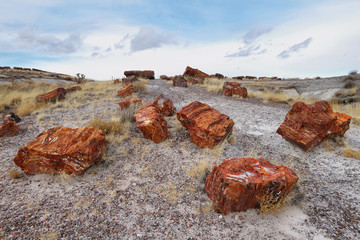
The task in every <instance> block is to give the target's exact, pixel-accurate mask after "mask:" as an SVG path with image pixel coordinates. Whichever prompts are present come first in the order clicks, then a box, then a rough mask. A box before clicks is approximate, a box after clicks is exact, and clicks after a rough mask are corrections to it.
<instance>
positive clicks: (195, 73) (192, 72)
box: [183, 66, 209, 79]
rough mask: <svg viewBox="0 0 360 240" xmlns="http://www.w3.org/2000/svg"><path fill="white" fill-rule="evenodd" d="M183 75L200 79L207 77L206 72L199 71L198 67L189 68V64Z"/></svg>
mask: <svg viewBox="0 0 360 240" xmlns="http://www.w3.org/2000/svg"><path fill="white" fill-rule="evenodd" d="M183 76H184V77H185V76H186V77H194V78H202V79H204V78H207V77H209V75H208V74H206V73H204V72H202V71H200V70H199V69H196V68H191V67H189V66H187V67H186V69H185V72H184V74H183Z"/></svg>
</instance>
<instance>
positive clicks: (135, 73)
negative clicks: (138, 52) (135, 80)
mask: <svg viewBox="0 0 360 240" xmlns="http://www.w3.org/2000/svg"><path fill="white" fill-rule="evenodd" d="M124 75H125V76H126V77H130V76H136V77H141V78H146V79H155V72H154V71H151V70H144V71H138V70H130V71H125V72H124Z"/></svg>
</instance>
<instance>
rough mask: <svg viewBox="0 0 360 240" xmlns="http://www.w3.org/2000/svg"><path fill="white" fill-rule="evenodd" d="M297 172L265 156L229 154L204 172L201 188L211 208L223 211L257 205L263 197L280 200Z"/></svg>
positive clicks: (284, 195)
mask: <svg viewBox="0 0 360 240" xmlns="http://www.w3.org/2000/svg"><path fill="white" fill-rule="evenodd" d="M297 180H298V176H297V175H296V174H295V173H294V172H293V171H292V170H291V169H289V168H287V167H285V166H276V165H273V164H271V163H269V162H268V161H266V160H265V159H262V158H259V159H253V158H230V159H226V160H224V162H223V163H222V164H220V165H216V166H215V167H214V169H213V171H212V172H211V173H210V174H209V175H208V176H207V178H206V182H205V191H206V193H207V195H208V197H209V198H210V199H211V200H212V201H213V203H214V206H215V210H216V211H217V212H222V213H223V214H225V215H226V214H227V213H228V212H241V211H246V210H247V209H249V208H259V207H260V202H261V201H262V200H264V199H275V201H276V200H278V201H280V200H282V199H284V198H285V197H286V196H287V195H288V193H290V192H291V190H292V189H293V188H294V187H295V185H296V182H297Z"/></svg>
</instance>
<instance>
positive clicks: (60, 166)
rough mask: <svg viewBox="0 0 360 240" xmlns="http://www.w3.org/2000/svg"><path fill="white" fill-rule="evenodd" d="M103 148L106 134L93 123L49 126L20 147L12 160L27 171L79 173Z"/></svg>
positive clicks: (97, 159) (27, 172)
mask: <svg viewBox="0 0 360 240" xmlns="http://www.w3.org/2000/svg"><path fill="white" fill-rule="evenodd" d="M105 150H106V143H105V134H104V133H103V132H102V131H100V130H98V129H96V128H92V127H82V128H75V129H72V128H67V127H61V126H59V127H55V128H51V129H48V130H46V131H44V132H42V133H41V134H39V135H38V136H37V137H36V138H34V139H33V140H31V141H30V142H29V143H28V144H27V145H26V146H23V147H22V148H20V149H19V151H18V153H17V155H16V156H15V158H14V162H15V164H16V165H17V166H19V167H20V168H21V169H22V170H23V171H24V172H25V173H26V174H38V173H48V174H56V173H62V172H64V173H67V174H82V173H84V172H85V170H86V169H87V168H89V167H90V166H91V165H93V164H94V163H95V162H97V161H99V160H100V159H101V157H102V153H103V152H105Z"/></svg>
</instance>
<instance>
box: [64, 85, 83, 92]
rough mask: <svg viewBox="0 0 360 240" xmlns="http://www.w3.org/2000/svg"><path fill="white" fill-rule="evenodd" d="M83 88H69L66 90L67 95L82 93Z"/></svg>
mask: <svg viewBox="0 0 360 240" xmlns="http://www.w3.org/2000/svg"><path fill="white" fill-rule="evenodd" d="M81 89H82V88H81V87H80V86H75V87H71V88H67V89H66V93H71V92H75V91H80V90H81Z"/></svg>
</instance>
